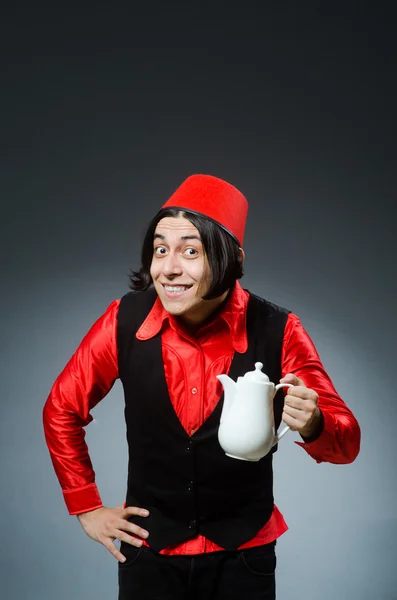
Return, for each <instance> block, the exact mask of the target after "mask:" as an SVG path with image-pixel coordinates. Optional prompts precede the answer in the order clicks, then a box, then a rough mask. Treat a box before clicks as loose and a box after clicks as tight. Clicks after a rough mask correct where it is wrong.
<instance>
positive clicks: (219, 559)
mask: <svg viewBox="0 0 397 600" xmlns="http://www.w3.org/2000/svg"><path fill="white" fill-rule="evenodd" d="M275 545H276V544H275V542H272V543H271V544H265V545H263V546H256V547H255V548H249V549H247V550H235V551H219V552H211V553H208V554H195V555H192V556H166V555H162V554H158V553H156V552H154V551H153V550H151V549H150V548H147V547H145V546H142V547H141V548H136V547H134V546H131V545H129V544H125V543H122V544H121V552H122V554H124V556H125V557H126V558H127V560H126V562H125V563H119V566H118V569H119V571H118V576H119V597H118V598H119V600H136V599H137V598H139V600H275V597H276V592H275V587H276V586H275V569H276V554H275Z"/></svg>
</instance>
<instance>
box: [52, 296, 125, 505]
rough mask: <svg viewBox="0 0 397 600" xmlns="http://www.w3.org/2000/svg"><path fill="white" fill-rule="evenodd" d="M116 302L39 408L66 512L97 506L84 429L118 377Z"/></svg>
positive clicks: (95, 325)
mask: <svg viewBox="0 0 397 600" xmlns="http://www.w3.org/2000/svg"><path fill="white" fill-rule="evenodd" d="M119 302H120V301H119V300H115V301H114V302H112V303H111V304H110V305H109V307H108V308H107V310H106V312H105V313H104V314H103V315H102V316H101V317H100V318H99V319H98V320H97V321H96V322H95V323H94V325H93V326H92V327H91V329H90V330H89V332H88V333H87V334H86V336H85V337H84V339H83V340H82V342H81V344H80V345H79V347H78V348H77V350H76V352H75V353H74V354H73V356H72V357H71V359H70V360H69V362H68V363H67V365H66V366H65V368H64V369H63V371H62V372H61V373H60V375H59V376H58V377H57V379H56V381H55V383H54V385H53V386H52V389H51V391H50V394H49V396H48V398H47V401H46V403H45V405H44V409H43V424H44V432H45V438H46V442H47V446H48V449H49V451H50V455H51V460H52V464H53V466H54V470H55V473H56V475H57V477H58V480H59V483H60V485H61V488H62V492H63V495H64V499H65V502H66V506H67V508H68V511H69V513H70V514H71V515H74V514H78V513H83V512H86V511H90V510H94V509H96V508H100V507H101V506H103V505H102V501H101V498H100V495H99V492H98V489H97V486H96V484H95V473H94V470H93V468H92V464H91V460H90V457H89V454H88V448H87V444H86V442H85V431H84V429H83V427H85V426H86V425H88V424H89V423H90V422H91V421H92V416H91V415H90V410H91V409H92V408H93V407H94V406H95V405H96V404H98V402H99V401H100V400H102V398H104V397H105V396H106V394H107V393H108V392H109V391H110V389H111V388H112V386H113V384H114V382H115V380H116V379H117V377H118V364H117V346H116V323H117V311H118V305H119Z"/></svg>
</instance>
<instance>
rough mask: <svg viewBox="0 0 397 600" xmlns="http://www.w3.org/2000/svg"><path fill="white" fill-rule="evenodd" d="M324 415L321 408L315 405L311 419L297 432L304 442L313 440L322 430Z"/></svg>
mask: <svg viewBox="0 0 397 600" xmlns="http://www.w3.org/2000/svg"><path fill="white" fill-rule="evenodd" d="M323 428H324V416H323V413H322V412H321V410H320V409H319V408H318V407H317V408H316V411H315V413H314V417H313V419H312V421H311V422H310V423H309V425H308V426H307V427H304V428H303V429H302V430H301V431H300V432H299V433H300V435H301V437H302V439H303V441H304V442H306V443H308V442H314V441H315V440H316V439H317V438H318V437H319V436H320V435H321V432H322V431H323Z"/></svg>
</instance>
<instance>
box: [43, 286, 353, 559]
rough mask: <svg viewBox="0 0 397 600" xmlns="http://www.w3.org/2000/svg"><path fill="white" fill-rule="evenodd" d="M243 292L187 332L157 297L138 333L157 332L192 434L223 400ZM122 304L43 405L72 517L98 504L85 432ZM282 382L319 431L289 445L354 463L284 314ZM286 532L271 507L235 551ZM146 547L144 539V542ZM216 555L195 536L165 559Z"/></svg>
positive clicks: (319, 375) (110, 368) (319, 372)
mask: <svg viewBox="0 0 397 600" xmlns="http://www.w3.org/2000/svg"><path fill="white" fill-rule="evenodd" d="M248 298H249V293H248V292H246V291H245V290H243V289H242V288H241V286H240V284H239V283H238V282H237V284H236V286H235V288H234V289H233V290H232V292H231V294H230V295H229V297H228V299H227V301H226V303H225V306H224V308H223V309H222V311H221V312H220V313H218V314H217V316H216V318H215V319H214V320H213V321H212V322H210V323H208V324H206V325H205V326H203V327H202V328H201V329H199V330H198V331H197V332H196V333H195V335H194V336H192V335H190V334H188V333H187V332H186V330H185V329H183V328H182V326H181V325H180V324H179V323H178V320H177V319H176V318H174V317H172V316H171V315H169V314H168V313H167V312H166V311H165V309H164V308H163V306H162V304H161V302H160V300H159V299H157V300H156V302H155V304H154V306H153V308H152V310H151V311H150V313H149V315H148V316H147V318H146V319H145V321H144V322H143V323H142V325H141V326H140V328H139V330H138V331H137V334H136V335H137V338H139V339H140V340H146V339H149V338H151V337H153V336H154V335H156V334H158V333H159V332H160V331H161V341H162V353H163V360H164V370H165V377H166V381H167V386H168V391H169V395H170V399H171V402H172V404H173V407H174V409H175V412H176V414H177V416H178V418H179V419H180V421H181V423H182V425H183V427H184V428H185V430H186V432H187V433H188V434H189V435H192V434H193V433H194V432H195V431H196V430H197V429H198V428H199V427H200V426H201V425H202V424H203V422H204V421H205V420H206V419H207V418H208V416H209V415H210V414H211V412H212V411H213V410H214V408H215V406H216V404H217V402H218V400H219V399H220V397H221V394H222V391H223V389H222V385H221V384H220V382H219V381H218V380H217V379H216V377H215V375H218V374H220V373H228V371H229V368H230V364H231V362H232V359H233V355H234V352H245V351H246V349H247V346H248V341H247V332H246V312H247V305H248ZM119 303H120V300H114V301H113V302H112V303H111V304H110V305H109V307H108V308H107V310H106V312H105V313H104V314H103V315H102V316H101V317H100V318H99V319H98V320H97V321H96V322H95V323H94V325H93V326H92V327H91V329H90V330H89V332H88V333H87V334H86V336H85V337H84V338H83V340H82V342H81V344H80V345H79V347H78V348H77V350H76V352H75V353H74V354H73V356H72V357H71V359H70V360H69V362H68V364H67V365H66V366H65V368H64V370H63V371H62V372H61V373H60V375H59V376H58V378H57V379H56V381H55V383H54V385H53V387H52V389H51V392H50V394H49V396H48V399H47V402H46V404H45V406H44V411H43V419H44V430H45V436H46V441H47V445H48V448H49V451H50V455H51V459H52V462H53V465H54V469H55V472H56V475H57V477H58V479H59V482H60V485H61V488H62V491H63V495H64V499H65V502H66V506H67V508H68V510H69V513H70V514H71V515H74V514H79V513H82V512H87V511H90V510H94V509H96V508H100V507H101V506H103V504H102V500H101V498H100V495H99V492H98V489H97V486H96V484H95V473H94V470H93V468H92V465H91V461H90V458H89V454H88V449H87V445H86V443H85V441H84V435H85V432H84V430H83V427H84V426H86V425H87V424H88V423H90V421H92V416H91V415H90V410H91V409H92V408H93V407H94V406H95V405H96V404H98V402H99V401H100V400H101V399H102V398H104V396H106V394H107V393H108V392H109V391H110V389H111V388H112V386H113V384H114V382H115V380H116V379H117V378H118V364H117V344H116V326H117V311H118V306H119ZM281 371H282V376H284V375H286V374H287V373H293V374H294V375H296V376H297V377H299V378H300V379H302V380H303V381H304V383H305V385H306V386H307V387H308V388H312V389H314V390H315V391H316V392H317V393H318V395H319V403H318V406H319V408H320V409H321V411H322V413H323V416H324V428H323V431H322V432H321V434H320V435H319V437H318V438H317V439H316V440H314V441H311V442H306V443H303V442H295V443H296V444H298V445H299V446H301V447H302V448H304V449H305V450H306V452H307V453H308V454H309V455H310V456H312V458H314V459H315V460H316V461H317V462H322V461H327V462H332V463H349V462H352V461H353V460H354V459H355V458H356V456H357V454H358V452H359V448H360V429H359V426H358V423H357V421H356V419H355V417H354V416H353V414H352V413H351V411H350V410H349V409H348V408H347V406H346V405H345V403H344V402H343V400H342V399H341V398H340V397H339V395H338V394H337V392H336V390H335V388H334V386H333V384H332V382H331V380H330V378H329V376H328V375H327V373H326V372H325V369H324V367H323V365H322V364H321V361H320V358H319V356H318V353H317V351H316V349H315V347H314V345H313V342H312V341H311V339H310V337H309V335H308V334H307V332H306V331H305V330H304V328H303V327H302V325H301V323H300V321H299V318H298V317H297V316H296V315H294V314H292V313H290V314H289V316H288V320H287V324H286V327H285V332H284V339H283V346H282V365H281ZM286 530H287V525H286V523H285V521H284V519H283V516H282V515H281V513H280V511H279V510H278V509H277V507H276V506H275V507H274V510H273V513H272V516H271V517H270V519H269V521H268V522H267V523H266V525H265V526H264V527H263V529H261V531H259V533H258V534H257V535H256V536H255V537H254V538H253V539H252V540H250V541H249V542H247V543H245V544H244V545H243V546H241V548H247V547H251V546H256V545H260V544H266V543H269V542H271V541H273V540H275V539H276V538H278V537H279V536H280V535H281V534H282V533H284V532H285V531H286ZM148 539H149V545H150V536H149V538H148ZM215 550H221V548H220V547H219V546H218V545H216V544H215V543H214V542H212V541H211V540H208V539H206V538H204V537H203V536H201V535H198V536H197V537H195V538H194V539H191V540H189V541H187V542H184V543H182V544H180V545H178V546H177V547H174V548H167V549H165V550H163V551H162V553H164V554H199V553H203V552H213V551H215Z"/></svg>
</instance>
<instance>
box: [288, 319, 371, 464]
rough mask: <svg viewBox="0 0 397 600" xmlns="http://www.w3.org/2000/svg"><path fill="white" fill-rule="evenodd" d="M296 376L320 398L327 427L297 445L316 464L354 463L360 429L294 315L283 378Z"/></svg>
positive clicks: (291, 320) (289, 332)
mask: <svg viewBox="0 0 397 600" xmlns="http://www.w3.org/2000/svg"><path fill="white" fill-rule="evenodd" d="M287 373H293V374H294V375H296V376H297V377H299V379H302V381H303V382H304V383H305V385H306V386H307V387H308V388H311V389H313V390H314V391H316V392H317V394H318V396H319V400H318V407H319V408H320V410H321V412H322V415H323V427H322V430H321V432H320V434H319V435H318V437H317V438H315V439H311V440H310V441H306V442H295V443H296V444H297V445H298V446H301V447H302V448H303V449H304V450H306V452H307V453H308V454H309V455H310V456H311V457H312V458H314V459H315V460H316V462H318V463H320V462H330V463H340V464H346V463H351V462H353V461H354V459H355V458H356V457H357V455H358V453H359V451H360V437H361V434H360V427H359V425H358V422H357V420H356V418H355V417H354V415H353V413H352V412H351V410H349V408H348V407H347V406H346V404H345V402H344V401H343V400H342V398H341V397H340V396H339V394H338V393H337V391H336V390H335V388H334V385H333V383H332V381H331V379H330V377H329V375H328V374H327V373H326V371H325V369H324V367H323V365H322V363H321V360H320V357H319V355H318V352H317V350H316V348H315V346H314V344H313V342H312V340H311V338H310V336H309V334H308V333H307V332H306V331H305V329H304V328H303V326H302V325H301V323H300V320H299V318H298V317H297V316H296V315H294V314H292V313H290V315H289V317H288V321H287V324H286V327H285V332H284V340H283V348H282V376H283V377H284V375H286V374H287Z"/></svg>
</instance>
